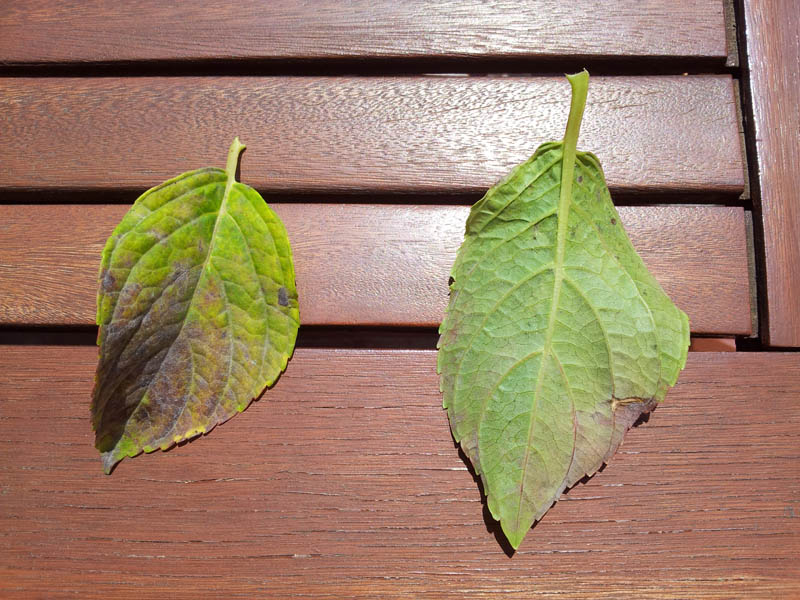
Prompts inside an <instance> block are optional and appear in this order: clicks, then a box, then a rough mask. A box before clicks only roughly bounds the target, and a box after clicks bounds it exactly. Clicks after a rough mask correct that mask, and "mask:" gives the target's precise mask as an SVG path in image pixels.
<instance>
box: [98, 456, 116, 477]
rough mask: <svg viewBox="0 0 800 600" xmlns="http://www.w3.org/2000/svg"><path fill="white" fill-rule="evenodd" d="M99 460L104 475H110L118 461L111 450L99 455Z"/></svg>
mask: <svg viewBox="0 0 800 600" xmlns="http://www.w3.org/2000/svg"><path fill="white" fill-rule="evenodd" d="M100 460H101V461H102V463H103V473H105V474H106V475H111V471H113V470H114V467H115V466H116V465H117V463H118V462H119V461H120V459H119V458H117V457H116V456H115V453H114V451H113V450H109V451H108V452H103V453H102V454H101V455H100Z"/></svg>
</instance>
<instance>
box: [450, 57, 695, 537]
mask: <svg viewBox="0 0 800 600" xmlns="http://www.w3.org/2000/svg"><path fill="white" fill-rule="evenodd" d="M568 79H569V81H570V84H571V86H572V91H573V97H572V106H571V109H570V114H569V120H568V122H567V129H566V134H565V136H564V140H563V141H562V142H551V143H546V144H543V145H542V146H540V147H539V148H538V150H536V153H535V154H534V155H533V156H532V157H531V158H530V159H529V160H528V161H527V162H525V163H523V164H521V165H518V166H517V167H515V168H514V169H513V170H512V171H511V173H509V174H508V176H506V177H505V179H503V180H502V181H501V182H500V183H498V184H497V185H495V186H494V187H493V188H492V189H490V190H489V191H488V192H487V193H486V195H485V196H484V197H483V198H482V199H481V200H479V201H478V202H477V203H476V204H475V205H474V206H473V207H472V210H471V212H470V215H469V218H468V220H467V227H466V237H465V240H464V243H463V245H462V246H461V248H460V249H459V252H458V256H457V258H456V262H455V264H454V265H453V270H452V283H451V296H450V304H449V307H448V309H447V314H446V316H445V319H444V321H443V323H442V325H441V327H440V329H439V332H440V334H441V337H440V339H439V356H438V370H439V373H440V374H441V376H440V384H441V390H442V392H443V394H444V407H445V408H446V409H447V411H448V417H449V420H450V427H451V430H452V432H453V436H454V437H455V439H456V441H458V442H459V443H460V444H461V447H462V448H463V450H464V452H465V453H466V455H467V457H469V460H470V461H471V462H472V464H473V466H474V467H475V470H476V472H477V473H479V474H480V476H481V480H482V483H483V488H484V491H485V493H486V496H487V503H488V507H489V510H490V512H491V513H492V516H493V517H494V518H495V519H497V520H499V521H500V524H501V526H502V528H503V532H504V533H505V535H506V537H507V538H508V541H509V542H510V543H511V545H512V546H513V547H514V548H517V547H518V546H519V544H520V543H521V542H522V539H523V538H524V536H525V534H526V533H527V532H528V530H529V529H530V527H531V526H532V525H533V523H534V522H535V521H537V520H539V519H541V518H542V516H543V515H544V514H545V513H546V512H547V510H548V509H549V508H550V506H552V504H553V503H554V502H555V501H556V500H557V499H558V497H559V495H560V494H561V493H562V492H563V491H564V490H565V489H566V488H568V487H570V486H572V485H574V484H575V483H576V482H578V481H579V480H580V479H581V478H583V477H584V476H586V475H591V474H593V473H595V472H596V471H597V470H598V469H599V468H600V467H601V466H602V464H603V463H605V462H607V461H608V460H609V459H610V457H611V456H612V455H613V454H614V452H615V451H616V449H617V447H618V446H619V444H620V443H621V441H622V437H623V435H624V434H625V432H626V431H627V429H628V428H630V427H631V426H632V425H633V423H634V422H635V421H636V420H637V418H638V417H639V416H640V415H641V414H642V413H645V412H648V411H651V410H652V409H653V408H654V407H655V405H656V403H657V402H659V401H660V400H662V399H663V398H664V395H665V394H666V391H667V388H668V387H670V386H672V385H674V384H675V381H676V380H677V377H678V373H679V372H680V370H681V369H682V368H683V366H684V364H685V362H686V352H687V348H688V344H689V321H688V318H687V317H686V315H685V314H684V313H683V312H682V311H680V310H679V309H678V308H676V307H675V305H674V304H673V303H672V302H671V301H670V299H669V298H668V297H667V296H666V294H664V292H663V290H662V289H661V287H660V286H659V285H658V283H657V282H656V280H655V279H654V278H653V277H652V275H650V273H649V272H648V271H647V268H646V267H645V266H644V264H643V263H642V261H641V259H640V258H639V256H638V255H637V254H636V251H635V250H634V249H633V246H632V245H631V243H630V240H629V239H628V237H627V235H626V233H625V231H624V229H623V227H622V225H621V222H620V219H619V215H618V214H617V211H616V210H615V209H614V205H613V204H612V202H611V197H610V195H609V192H608V188H607V187H606V183H605V177H604V175H603V171H602V168H601V167H600V163H599V162H598V160H597V158H596V157H595V156H594V155H593V154H590V153H588V152H577V151H576V144H577V139H578V131H579V128H580V122H581V119H582V116H583V108H584V105H585V102H586V94H587V88H588V79H589V74H588V73H587V72H586V71H583V72H582V73H578V74H576V75H571V76H568Z"/></svg>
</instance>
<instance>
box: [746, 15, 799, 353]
mask: <svg viewBox="0 0 800 600" xmlns="http://www.w3.org/2000/svg"><path fill="white" fill-rule="evenodd" d="M799 9H800V7H798V4H797V2H795V1H793V0H769V1H765V0H751V1H748V2H745V3H744V18H745V27H746V35H747V60H748V63H749V69H748V71H749V87H750V107H751V110H752V124H753V139H754V144H755V155H756V156H755V158H756V161H757V165H758V182H759V194H758V195H757V198H756V200H757V208H760V217H761V220H760V224H759V225H758V226H757V229H758V230H760V232H761V234H762V235H763V245H764V267H765V268H764V271H765V273H764V276H765V280H766V298H764V299H763V300H762V304H763V307H764V309H765V310H764V311H763V312H764V316H765V317H766V318H765V326H764V327H763V330H764V334H765V337H766V341H767V343H768V344H770V345H772V346H800V304H798V298H800V233H798V224H800V144H798V135H800V112H798V109H797V107H798V106H800V77H799V76H798V71H800V36H798V31H800V10H799Z"/></svg>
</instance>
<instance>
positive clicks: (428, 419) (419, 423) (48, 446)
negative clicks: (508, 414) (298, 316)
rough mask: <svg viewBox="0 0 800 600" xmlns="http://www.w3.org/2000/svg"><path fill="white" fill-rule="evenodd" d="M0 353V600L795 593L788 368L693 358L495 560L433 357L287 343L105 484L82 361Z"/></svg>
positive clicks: (798, 411) (796, 487)
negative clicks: (218, 415) (251, 384)
mask: <svg viewBox="0 0 800 600" xmlns="http://www.w3.org/2000/svg"><path fill="white" fill-rule="evenodd" d="M3 350H4V351H3V352H2V353H0V399H2V400H0V411H1V412H0V473H2V478H1V481H0V487H1V488H2V489H1V490H0V493H1V495H0V502H2V506H3V510H2V511H0V532H2V533H1V534H0V594H1V595H2V596H3V597H4V598H23V597H25V598H27V597H31V596H43V597H44V596H46V597H68V596H69V597H73V596H74V597H80V598H123V597H131V596H132V595H135V596H137V597H142V598H145V597H156V596H158V597H171V596H175V595H176V594H177V595H182V594H186V593H188V592H189V591H190V590H194V591H195V592H196V591H197V590H202V595H203V596H204V597H225V598H231V597H248V598H250V597H257V596H263V595H267V596H269V597H270V598H289V597H292V598H295V597H302V598H407V597H415V598H427V597H436V598H465V597H470V598H495V597H497V594H498V591H499V590H503V598H513V599H522V598H525V599H528V598H552V599H555V598H563V597H564V595H565V594H566V595H568V596H569V597H570V598H583V599H589V598H591V599H602V598H608V599H610V598H615V599H617V598H636V599H659V600H661V599H665V598H693V599H711V598H715V599H723V598H726V599H727V598H756V599H758V598H763V599H767V598H769V599H774V598H787V599H788V598H794V597H797V596H798V595H800V567H799V566H798V562H797V556H798V554H800V355H798V354H778V353H765V354H747V353H734V352H728V353H694V354H692V355H691V356H690V357H689V363H688V365H687V368H686V370H685V371H684V372H683V373H682V375H681V378H680V381H679V383H678V385H677V386H676V387H675V388H674V389H673V390H671V391H670V393H669V394H668V396H667V399H666V401H665V402H664V403H663V404H662V405H661V406H660V407H659V408H658V410H657V411H656V412H655V413H654V414H653V415H652V417H651V418H650V420H649V421H648V422H647V423H646V424H643V425H641V426H639V427H638V428H635V429H634V430H633V431H631V432H630V433H629V434H628V436H627V438H626V440H625V445H624V446H623V447H622V449H621V451H620V452H619V453H618V454H617V456H615V457H614V459H613V460H612V461H611V464H610V465H609V467H608V468H607V469H605V470H604V471H603V472H602V473H600V474H598V475H596V476H595V477H594V478H592V479H591V480H589V481H588V483H586V484H579V485H577V486H576V487H575V488H573V489H572V490H571V491H570V492H569V493H568V494H566V495H565V496H564V498H563V499H562V501H561V502H559V503H558V504H556V505H555V506H554V507H553V508H552V509H551V510H550V512H549V513H548V514H547V515H546V516H545V518H544V519H543V520H542V521H541V522H540V523H539V524H538V525H537V526H536V527H535V528H534V529H533V531H531V532H530V533H529V534H528V537H527V539H526V540H525V542H524V543H523V545H522V546H521V548H520V550H519V551H518V552H517V553H516V554H515V555H514V556H513V558H509V557H508V556H507V555H506V554H505V552H504V550H503V548H502V547H501V545H500V544H499V543H498V541H497V540H496V539H495V534H496V532H497V527H496V525H495V524H494V523H493V522H492V521H491V520H489V521H486V520H485V511H484V509H483V504H482V501H481V495H480V492H479V490H478V485H477V483H476V480H475V479H474V477H473V476H472V474H471V473H470V472H469V471H468V470H467V468H466V466H465V463H464V462H463V461H462V459H461V458H460V457H459V454H458V452H457V450H456V448H455V447H454V445H453V441H452V438H451V436H450V433H449V430H448V425H447V419H446V416H445V414H444V412H443V411H442V410H441V395H440V394H439V391H438V380H437V376H436V373H435V360H436V358H435V353H434V352H432V351H354V350H350V351H343V350H339V351H336V350H311V349H300V350H298V351H297V353H296V354H295V357H294V359H293V360H292V361H291V362H290V364H289V368H288V370H287V372H286V373H285V375H284V376H283V377H282V378H281V379H280V381H279V382H278V384H277V385H276V386H275V387H274V389H272V390H270V391H268V392H267V393H266V394H265V397H264V398H263V399H262V400H261V401H259V402H257V403H256V404H254V405H253V406H251V407H250V408H249V409H248V411H247V412H246V414H244V415H242V416H237V417H236V418H234V419H233V420H232V421H230V422H229V423H227V424H225V425H222V426H220V427H218V428H217V429H216V430H214V432H213V433H211V434H210V435H209V436H207V437H205V438H203V439H199V440H195V441H194V442H192V443H189V444H186V445H184V446H182V447H180V448H177V449H174V450H172V451H170V452H167V453H158V454H156V455H150V456H140V457H138V458H135V459H133V460H130V459H129V460H126V461H124V462H123V463H122V464H121V465H120V467H119V468H118V469H117V470H116V471H115V472H114V473H113V474H112V475H111V476H105V475H103V473H102V469H101V466H100V461H99V459H98V457H97V453H96V451H95V450H94V448H93V444H92V441H93V436H92V433H91V427H90V423H89V418H88V404H89V395H90V392H91V388H92V382H93V374H94V365H95V360H96V351H95V349H94V348H91V347H69V346H68V347H58V348H53V347H50V348H48V347H36V348H30V347H5V348H4V349H3Z"/></svg>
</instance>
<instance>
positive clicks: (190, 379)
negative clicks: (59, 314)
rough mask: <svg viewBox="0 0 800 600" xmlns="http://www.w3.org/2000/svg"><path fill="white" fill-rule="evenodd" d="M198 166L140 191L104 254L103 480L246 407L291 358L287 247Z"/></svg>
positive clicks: (235, 189)
mask: <svg viewBox="0 0 800 600" xmlns="http://www.w3.org/2000/svg"><path fill="white" fill-rule="evenodd" d="M243 149H244V146H243V145H241V144H240V143H239V139H238V138H237V139H235V140H234V141H233V144H231V148H230V152H229V153H228V164H227V168H226V170H225V171H223V170H222V169H216V168H205V169H198V170H197V171H190V172H188V173H184V174H182V175H179V176H178V177H176V178H174V179H170V180H169V181H166V182H165V183H162V184H161V185H159V186H157V187H154V188H152V189H150V190H148V191H147V192H145V193H144V194H143V195H142V196H141V197H139V199H138V200H136V202H135V204H134V205H133V207H132V208H131V209H130V211H128V213H127V214H126V215H125V217H124V218H123V219H122V221H121V222H120V224H119V225H118V226H117V228H116V229H115V230H114V233H113V234H112V235H111V237H110V238H109V239H108V242H107V243H106V246H105V249H104V250H103V257H102V264H101V267H100V277H99V284H100V289H99V292H98V295H97V324H98V325H99V326H100V331H99V335H98V340H97V343H98V345H99V346H100V360H99V363H98V365H97V375H96V382H95V388H94V393H93V397H92V423H93V426H94V430H95V432H96V440H95V445H96V446H97V449H98V450H100V452H101V454H102V460H103V466H104V468H105V471H106V473H110V472H111V470H112V469H113V467H114V465H115V464H116V463H117V462H118V461H120V460H122V459H123V458H125V457H126V456H135V455H137V454H139V453H140V452H141V451H145V452H152V451H154V450H156V449H157V448H160V449H162V450H166V449H167V448H169V447H171V446H173V445H174V444H176V443H178V442H180V441H183V440H186V439H188V438H191V437H194V436H196V435H199V434H201V433H206V432H208V431H210V430H211V429H212V428H214V427H215V426H216V425H217V424H219V423H222V422H224V421H226V420H228V419H229V418H231V417H232V416H233V415H235V414H236V413H237V412H241V411H243V410H244V409H245V408H247V406H248V405H249V404H250V402H251V401H252V400H253V399H254V398H257V397H258V396H259V394H261V392H262V391H263V390H264V388H265V387H266V386H268V385H271V384H272V383H274V382H275V380H276V379H277V378H278V376H279V375H280V373H281V372H282V371H283V369H284V368H285V367H286V362H287V360H288V359H289V356H290V355H291V354H292V351H293V348H294V342H295V338H296V337H297V328H298V325H299V312H298V305H297V290H296V289H295V281H294V267H293V266H292V253H291V249H290V247H289V239H288V238H287V236H286V230H285V229H284V227H283V224H282V223H281V221H280V219H279V218H278V217H277V215H275V213H274V212H273V211H272V209H270V208H269V206H267V204H266V203H265V202H264V200H263V199H262V198H261V196H260V195H259V194H258V192H256V191H255V190H254V189H252V188H250V187H248V186H246V185H243V184H241V183H238V182H236V180H235V172H236V166H237V163H238V157H239V154H240V152H241V151H242V150H243Z"/></svg>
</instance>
